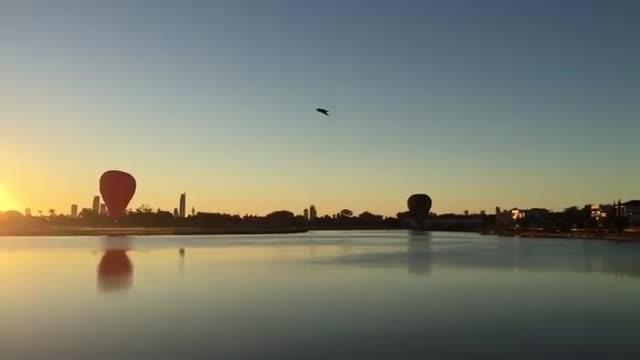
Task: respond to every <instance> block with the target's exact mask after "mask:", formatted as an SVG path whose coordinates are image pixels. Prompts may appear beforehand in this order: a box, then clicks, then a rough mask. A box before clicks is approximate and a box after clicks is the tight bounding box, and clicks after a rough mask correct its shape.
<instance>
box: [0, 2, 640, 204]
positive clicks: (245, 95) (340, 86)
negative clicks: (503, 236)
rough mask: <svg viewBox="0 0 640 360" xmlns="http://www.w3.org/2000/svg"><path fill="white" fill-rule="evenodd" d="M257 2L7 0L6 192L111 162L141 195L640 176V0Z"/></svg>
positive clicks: (354, 191) (41, 186)
mask: <svg viewBox="0 0 640 360" xmlns="http://www.w3.org/2000/svg"><path fill="white" fill-rule="evenodd" d="M252 9H253V8H251V7H249V8H247V7H246V4H241V2H240V3H238V2H232V1H218V2H196V3H194V4H192V6H179V5H176V4H175V2H169V1H162V0H161V1H156V2H154V4H153V6H143V5H141V4H134V3H128V4H123V5H122V6H111V5H110V4H106V3H105V4H97V5H96V4H83V3H82V2H78V3H77V4H76V5H75V6H71V7H69V8H66V7H62V6H59V7H54V6H50V5H47V4H44V3H37V2H15V3H14V2H12V3H11V4H7V5H5V6H3V9H2V11H1V12H0V23H2V24H4V25H5V26H6V27H7V29H11V30H10V31H3V32H0V41H2V43H3V47H2V50H1V56H0V69H2V70H3V73H4V74H7V78H6V79H5V81H3V82H2V83H1V84H0V94H1V95H2V98H3V106H2V107H0V119H2V120H0V121H1V122H2V123H1V124H2V141H0V166H1V167H2V169H4V170H5V171H3V173H2V177H0V210H8V209H17V210H21V209H24V208H25V207H30V208H32V209H43V210H45V211H46V210H47V209H50V208H56V209H68V206H69V204H70V203H72V202H77V199H86V198H89V197H90V196H92V195H93V194H95V193H96V187H97V179H98V177H99V176H100V174H101V173H102V172H104V171H106V170H109V169H122V170H126V171H129V172H131V173H132V174H135V176H136V178H137V179H139V180H140V187H139V191H138V192H137V193H136V197H135V198H134V200H133V202H132V204H131V206H132V207H133V208H135V207H137V206H139V205H141V204H152V205H153V206H154V207H161V208H165V209H173V208H174V207H175V194H174V192H173V191H167V189H180V190H183V191H184V190H186V191H187V192H188V193H189V196H190V199H191V200H190V204H191V205H193V206H195V207H196V208H197V209H199V210H201V211H221V212H228V213H245V212H250V213H256V214H265V213H267V212H268V211H271V210H273V209H302V208H304V207H306V206H308V204H309V203H312V202H313V203H315V204H316V205H317V206H318V207H319V208H321V209H325V210H324V211H327V212H329V213H332V212H337V211H339V210H340V209H343V208H350V209H353V210H354V211H360V210H367V209H376V210H377V211H379V213H381V214H385V215H393V214H394V212H396V211H397V210H398V209H401V208H402V207H403V199H404V198H405V197H406V196H407V195H408V194H412V193H416V192H426V193H428V194H430V195H431V196H432V197H433V199H434V211H436V212H460V211H463V210H466V209H468V210H469V211H470V212H479V211H480V210H486V211H489V210H490V209H492V208H494V207H495V206H496V204H518V206H521V207H525V208H533V207H545V208H551V209H561V208H562V207H566V206H571V205H572V204H582V203H606V202H609V201H611V199H618V198H622V199H634V198H640V188H638V186H637V185H636V179H637V178H639V177H640V169H639V168H638V167H637V166H634V164H635V163H636V162H637V156H638V150H637V146H636V145H635V144H636V143H637V139H636V137H637V134H638V133H640V121H638V120H637V114H638V113H640V104H639V103H638V102H637V98H638V94H640V87H639V84H640V70H639V69H638V67H637V63H638V61H639V60H640V48H639V47H638V46H636V45H635V42H636V41H637V39H636V37H637V36H636V35H635V34H637V33H640V23H639V22H638V21H637V19H638V18H639V17H640V5H639V4H637V3H636V2H629V1H622V0H620V1H612V2H607V4H604V3H602V2H601V1H595V0H585V1H568V0H563V1H559V2H554V3H553V6H550V5H549V4H545V3H544V2H519V3H509V2H506V3H496V2H490V3H489V4H479V3H478V2H476V1H470V0H467V1H459V2H417V1H400V2H399V3H394V5H393V6H391V5H390V4H389V3H388V2H385V1H378V0H373V1H366V2H365V1H360V0H355V1H349V2H342V1H337V0H329V1H328V2H322V3H313V4H309V3H302V2H289V1H276V2H275V3H274V4H273V5H272V6H269V7H267V6H265V7H262V6H258V7H257V8H255V9H253V10H252ZM301 19H305V21H302V20H301ZM612 24H614V25H612ZM319 107H320V108H326V109H328V110H330V111H331V115H332V116H331V117H329V118H327V117H325V116H324V115H322V114H319V113H317V112H316V111H315V109H316V108H319ZM176 134H179V138H180V139H184V140H182V141H176V138H177V137H176Z"/></svg>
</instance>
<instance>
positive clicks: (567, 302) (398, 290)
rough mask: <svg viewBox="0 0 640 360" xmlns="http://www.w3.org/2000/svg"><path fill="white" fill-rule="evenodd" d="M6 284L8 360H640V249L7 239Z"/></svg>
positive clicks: (444, 237) (260, 239) (382, 237)
mask: <svg viewBox="0 0 640 360" xmlns="http://www.w3.org/2000/svg"><path fill="white" fill-rule="evenodd" d="M180 248H183V249H184V254H182V255H181V254H180V252H179V249H180ZM0 289H2V290H1V292H0V359H14V358H16V359H22V358H42V359H53V358H60V359H63V358H64V359H71V358H74V359H75V358H80V359H84V358H92V359H101V358H102V359H136V358H153V359H173V358H184V359H187V358H203V359H204V358H206V359H210V358H219V359H251V358H273V359H284V358H291V359H302V358H318V359H326V358H367V359H376V358H420V359H423V358H434V359H457V358H474V359H481V358H486V359H496V358H530V359H539V358H559V359H560V358H561V359H566V358H578V357H580V358H582V359H602V358H617V359H625V358H629V359H632V358H640V350H639V349H638V347H637V338H638V334H640V311H639V310H640V245H637V244H621V243H613V242H605V241H593V240H591V241H585V240H575V239H566V240H563V239H517V238H498V237H491V236H479V235H475V234H460V233H431V234H415V233H410V232H406V231H362V232H355V231H354V232H312V233H307V234H290V235H251V236H239V235H235V236H185V237H176V236H155V237H128V238H106V237H34V238H29V237H0Z"/></svg>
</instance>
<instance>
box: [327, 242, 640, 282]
mask: <svg viewBox="0 0 640 360" xmlns="http://www.w3.org/2000/svg"><path fill="white" fill-rule="evenodd" d="M370 250H371V251H367V252H364V253H358V254H351V255H348V254H347V255H343V256H338V257H336V258H334V259H332V260H329V261H330V262H331V263H338V264H345V265H358V266H368V267H382V266H384V267H406V268H407V269H408V273H410V274H414V275H429V274H431V273H432V272H434V271H437V270H438V269H441V270H442V269H445V268H460V269H474V270H483V269H484V270H492V271H509V272H518V271H528V272H535V271H542V272H554V271H555V272H580V273H600V274H608V275H614V276H633V277H640V261H638V259H640V244H634V243H629V244H619V243H613V242H608V241H594V240H577V239H566V240H563V239H519V238H498V237H489V236H486V237H465V236H459V237H451V238H446V239H445V238H442V237H438V238H436V239H432V238H431V234H430V233H428V232H409V233H408V235H407V245H406V250H405V251H402V250H397V248H380V249H378V248H371V249H370Z"/></svg>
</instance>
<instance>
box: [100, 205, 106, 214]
mask: <svg viewBox="0 0 640 360" xmlns="http://www.w3.org/2000/svg"><path fill="white" fill-rule="evenodd" d="M106 214H107V205H105V204H100V215H106Z"/></svg>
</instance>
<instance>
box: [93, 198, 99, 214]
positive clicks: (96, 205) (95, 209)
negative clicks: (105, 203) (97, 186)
mask: <svg viewBox="0 0 640 360" xmlns="http://www.w3.org/2000/svg"><path fill="white" fill-rule="evenodd" d="M91 208H92V209H93V212H94V213H96V214H98V213H99V212H100V196H98V195H96V196H94V197H93V206H91Z"/></svg>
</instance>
